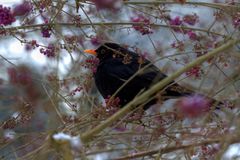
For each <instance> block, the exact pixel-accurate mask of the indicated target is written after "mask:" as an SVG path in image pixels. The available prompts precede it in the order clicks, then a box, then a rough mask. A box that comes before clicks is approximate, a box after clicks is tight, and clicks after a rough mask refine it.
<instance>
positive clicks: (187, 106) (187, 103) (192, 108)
mask: <svg viewBox="0 0 240 160" xmlns="http://www.w3.org/2000/svg"><path fill="white" fill-rule="evenodd" d="M176 105H177V106H178V108H179V110H180V112H181V113H182V114H183V115H185V116H186V117H190V118H194V117H199V116H201V115H203V114H204V113H206V112H207V111H209V109H210V106H211V101H210V100H209V99H208V98H206V97H204V96H202V95H192V96H188V97H183V98H180V99H179V100H178V101H177V102H176Z"/></svg>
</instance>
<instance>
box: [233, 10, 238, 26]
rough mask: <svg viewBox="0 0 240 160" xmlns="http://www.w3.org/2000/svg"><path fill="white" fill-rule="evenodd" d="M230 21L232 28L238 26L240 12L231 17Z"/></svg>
mask: <svg viewBox="0 0 240 160" xmlns="http://www.w3.org/2000/svg"><path fill="white" fill-rule="evenodd" d="M232 23H233V26H234V28H240V12H237V14H236V15H235V16H234V17H233V20H232Z"/></svg>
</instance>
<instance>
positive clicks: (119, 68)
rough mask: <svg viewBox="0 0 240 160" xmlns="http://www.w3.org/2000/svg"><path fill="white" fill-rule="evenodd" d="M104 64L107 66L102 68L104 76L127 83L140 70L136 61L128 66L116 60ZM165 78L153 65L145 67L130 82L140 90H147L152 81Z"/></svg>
mask: <svg viewBox="0 0 240 160" xmlns="http://www.w3.org/2000/svg"><path fill="white" fill-rule="evenodd" d="M106 64H107V65H104V66H103V67H104V68H103V70H105V72H106V74H107V75H108V76H111V77H112V78H116V79H119V80H122V81H127V80H128V79H129V78H131V77H132V76H133V75H134V74H135V73H136V72H137V71H138V70H139V69H141V65H140V64H139V63H138V62H136V61H133V62H131V63H129V64H123V63H122V61H120V60H118V59H116V60H114V61H111V63H106ZM142 67H144V66H142ZM165 77H166V75H165V74H163V73H161V72H160V70H159V69H158V68H157V67H155V66H154V65H149V67H146V69H144V70H143V72H140V73H139V74H138V75H136V76H135V77H134V78H133V80H132V82H134V83H135V85H136V86H138V87H140V88H148V87H149V86H150V85H151V84H152V83H153V82H154V81H159V80H161V79H163V78H165Z"/></svg>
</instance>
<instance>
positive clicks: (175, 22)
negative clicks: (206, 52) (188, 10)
mask: <svg viewBox="0 0 240 160" xmlns="http://www.w3.org/2000/svg"><path fill="white" fill-rule="evenodd" d="M198 21H199V17H198V16H197V15H196V14H193V15H189V14H187V15H185V16H184V17H183V19H181V18H180V17H179V16H177V17H175V18H173V19H171V20H170V21H169V24H170V25H171V26H173V30H174V31H175V32H180V33H183V34H187V35H188V37H189V39H191V40H198V36H197V34H196V33H195V32H193V31H192V30H186V29H183V28H178V27H177V26H179V27H180V26H185V25H191V26H193V25H195V24H196V23H197V22H198Z"/></svg>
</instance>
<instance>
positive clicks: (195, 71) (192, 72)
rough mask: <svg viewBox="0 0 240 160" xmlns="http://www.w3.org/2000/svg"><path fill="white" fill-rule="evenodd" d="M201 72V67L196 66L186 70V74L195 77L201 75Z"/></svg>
mask: <svg viewBox="0 0 240 160" xmlns="http://www.w3.org/2000/svg"><path fill="white" fill-rule="evenodd" d="M202 74H203V71H202V69H201V67H199V66H196V67H193V68H191V69H190V70H189V71H187V72H186V75H187V76H191V77H195V78H200V77H201V75H202Z"/></svg>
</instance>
